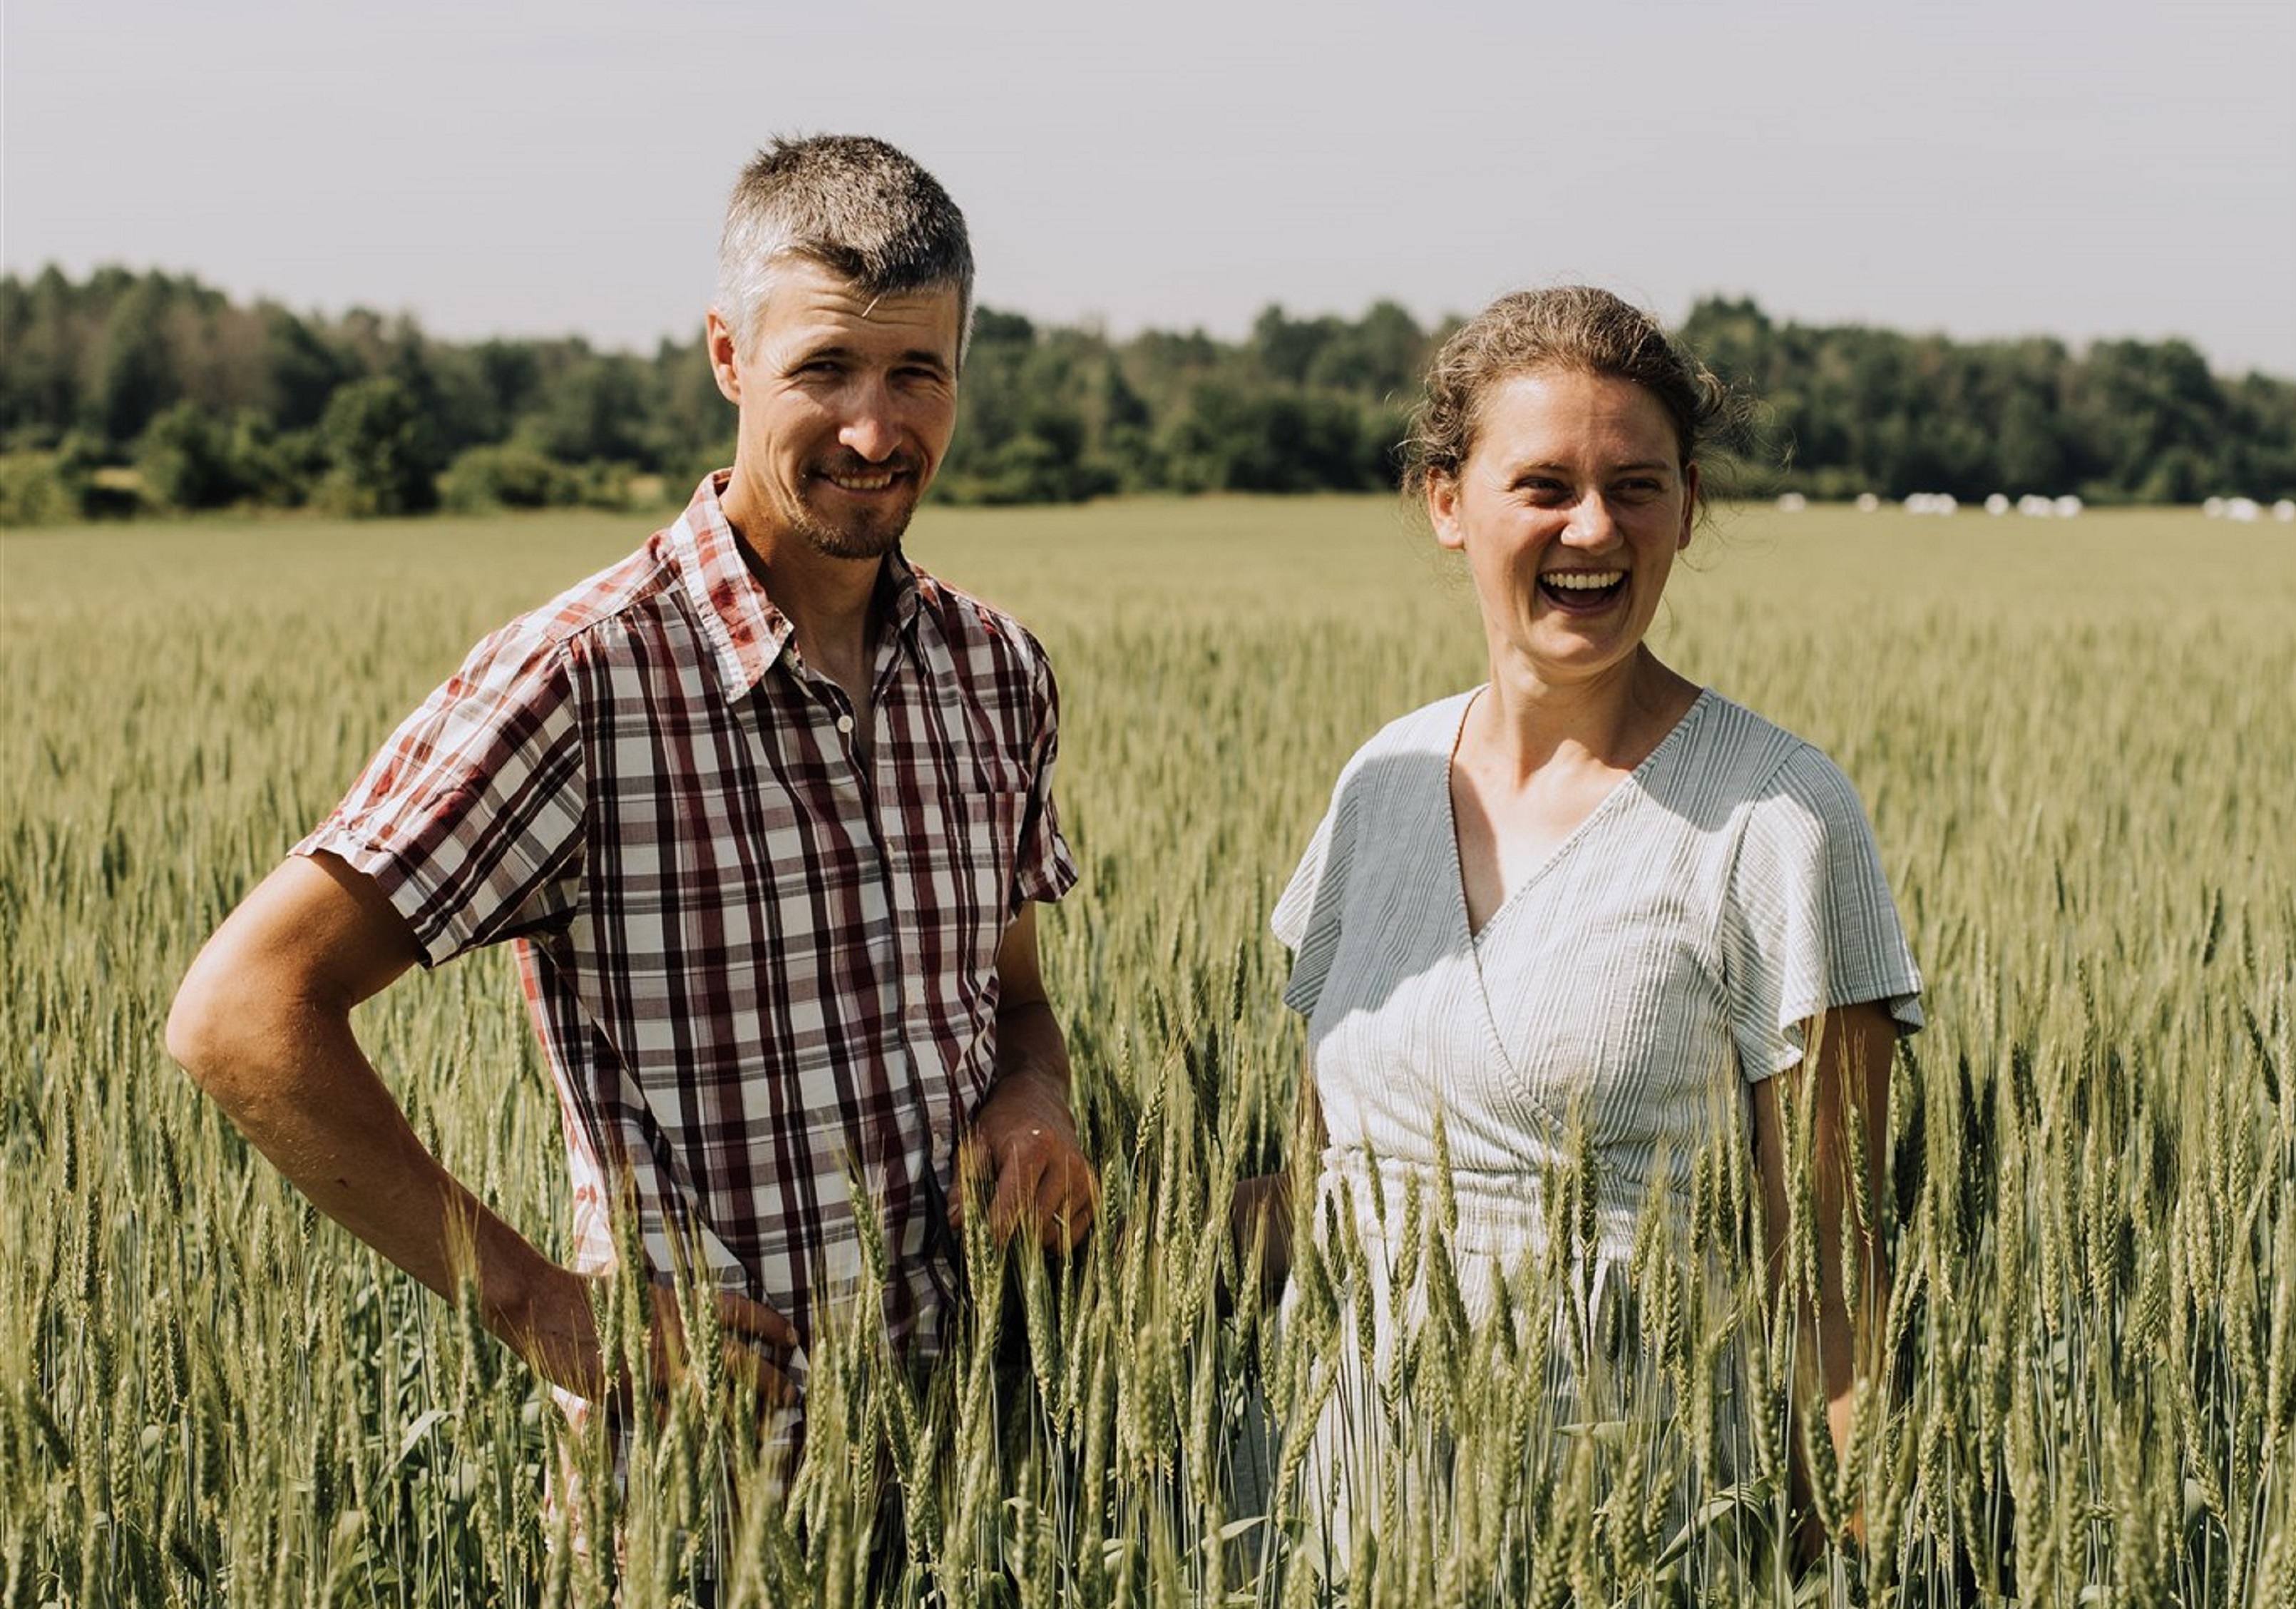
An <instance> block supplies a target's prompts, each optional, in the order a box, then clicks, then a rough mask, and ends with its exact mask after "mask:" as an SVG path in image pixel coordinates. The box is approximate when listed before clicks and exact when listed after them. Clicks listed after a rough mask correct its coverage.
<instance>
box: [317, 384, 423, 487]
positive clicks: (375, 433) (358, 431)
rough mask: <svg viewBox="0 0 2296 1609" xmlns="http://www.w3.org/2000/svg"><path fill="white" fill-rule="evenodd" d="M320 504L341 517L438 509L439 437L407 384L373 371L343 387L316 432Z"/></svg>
mask: <svg viewBox="0 0 2296 1609" xmlns="http://www.w3.org/2000/svg"><path fill="white" fill-rule="evenodd" d="M319 436H320V439H321V440H322V441H323V442H324V444H325V447H326V454H327V461H328V465H329V468H328V471H327V477H326V482H325V486H324V501H325V502H326V504H327V505H328V506H329V507H331V508H333V509H335V510H337V511H338V512H340V513H348V514H358V515H372V514H415V513H428V512H429V511H430V510H431V509H433V508H435V507H437V506H438V505H439V485H438V475H439V470H440V469H441V468H442V467H443V465H442V463H441V459H440V455H439V445H438V440H437V437H436V435H435V433H434V432H433V431H432V430H431V427H430V419H429V418H428V416H427V415H425V414H424V412H423V410H422V405H421V403H420V401H419V399H418V398H416V397H415V395H414V391H413V390H412V389H411V388H410V387H409V386H408V385H407V383H406V382H405V381H404V380H401V379H398V378H397V377H396V376H393V375H388V374H378V375H375V376H373V378H371V379H367V380H361V381H357V382H353V383H352V384H350V385H347V386H345V387H343V388H342V389H341V390H338V391H337V392H336V393H335V395H334V399H333V400H332V401H331V402H330V403H328V405H327V414H326V418H325V419H324V421H323V422H322V423H321V424H320V427H319Z"/></svg>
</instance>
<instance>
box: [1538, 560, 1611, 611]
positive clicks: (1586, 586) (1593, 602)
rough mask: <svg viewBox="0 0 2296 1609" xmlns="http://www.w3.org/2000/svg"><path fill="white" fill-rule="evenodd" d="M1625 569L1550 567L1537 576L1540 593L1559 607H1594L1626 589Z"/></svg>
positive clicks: (1573, 608) (1603, 603) (1567, 608)
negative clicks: (1543, 573)
mask: <svg viewBox="0 0 2296 1609" xmlns="http://www.w3.org/2000/svg"><path fill="white" fill-rule="evenodd" d="M1626 586H1627V572H1626V571H1623V570H1550V571H1547V572H1546V574H1545V575H1543V576H1541V577H1539V578H1538V595H1539V596H1540V597H1542V598H1545V599H1546V601H1547V602H1548V603H1552V604H1554V607H1556V608H1557V609H1565V610H1578V611H1593V610H1596V609H1601V608H1603V606H1604V605H1606V604H1608V603H1610V602H1611V600H1612V599H1613V598H1616V597H1617V596H1618V595H1619V594H1620V593H1621V592H1623V591H1625V590H1626Z"/></svg>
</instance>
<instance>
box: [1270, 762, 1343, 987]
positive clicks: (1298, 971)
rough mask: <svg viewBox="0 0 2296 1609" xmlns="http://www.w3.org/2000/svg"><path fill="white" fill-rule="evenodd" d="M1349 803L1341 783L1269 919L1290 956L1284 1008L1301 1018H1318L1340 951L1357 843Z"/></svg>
mask: <svg viewBox="0 0 2296 1609" xmlns="http://www.w3.org/2000/svg"><path fill="white" fill-rule="evenodd" d="M1350 799H1351V796H1350V794H1349V791H1348V789H1347V788H1346V787H1345V785H1344V779H1342V786H1341V788H1340V789H1339V791H1338V792H1335V793H1334V794H1333V798H1332V805H1331V809H1328V810H1326V811H1325V812H1324V819H1323V820H1322V822H1320V823H1319V824H1318V825H1316V835H1315V837H1314V838H1312V839H1310V840H1309V841H1308V852H1307V853H1306V854H1304V855H1302V856H1301V857H1300V864H1299V866H1298V867H1297V868H1296V869H1295V870H1294V871H1293V872H1292V881H1291V882H1290V883H1289V884H1287V885H1286V886H1285V888H1284V890H1283V894H1282V896H1281V897H1280V898H1278V899H1277V900H1276V901H1275V912H1274V914H1273V915H1271V916H1269V918H1268V926H1269V927H1271V928H1273V929H1274V930H1275V936H1276V938H1278V939H1279V940H1282V941H1283V946H1284V948H1287V949H1289V950H1290V951H1291V952H1292V981H1291V982H1290V983H1288V984H1287V985H1285V986H1284V989H1283V1003H1284V1004H1285V1005H1286V1006H1290V1007H1291V1008H1292V1010H1293V1011H1296V1012H1298V1013H1299V1014H1300V1015H1301V1016H1303V1017H1306V1016H1312V1015H1314V1014H1315V1010H1316V1000H1317V998H1318V997H1321V996H1322V994H1323V992H1324V979H1325V978H1326V977H1328V976H1329V975H1330V973H1331V970H1332V957H1333V955H1334V954H1336V953H1337V952H1338V950H1339V948H1340V925H1341V915H1342V913H1343V911H1344V909H1345V907H1346V905H1347V888H1348V866H1349V859H1350V858H1351V855H1350V850H1351V846H1352V845H1353V843H1354V840H1355V833H1354V831H1353V826H1354V823H1353V820H1352V814H1353V812H1352V811H1351V810H1349V809H1346V808H1345V807H1346V806H1347V805H1348V804H1349V801H1350Z"/></svg>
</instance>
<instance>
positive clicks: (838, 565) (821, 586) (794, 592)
mask: <svg viewBox="0 0 2296 1609" xmlns="http://www.w3.org/2000/svg"><path fill="white" fill-rule="evenodd" d="M736 535H737V536H739V537H740V540H741V544H742V559H743V561H744V562H746V563H747V564H748V565H749V567H750V573H751V574H752V575H754V576H756V577H757V578H758V584H759V585H761V586H762V587H765V589H766V595H767V597H769V598H771V599H772V600H773V602H774V607H775V608H776V609H778V610H780V611H781V612H782V613H783V616H785V617H786V618H787V619H788V620H789V623H790V627H791V634H792V636H793V638H794V640H795V642H796V644H797V652H798V657H799V659H801V660H803V661H805V663H806V664H807V665H808V666H809V667H810V668H811V669H814V670H816V671H818V672H819V673H820V674H821V675H823V676H825V677H828V678H829V679H830V680H831V681H832V682H835V683H836V684H837V685H839V686H840V687H842V688H843V689H844V690H845V695H846V697H847V698H848V699H849V701H850V702H852V704H853V707H854V710H855V711H856V713H858V712H860V711H861V710H864V709H865V708H866V706H867V704H868V701H869V687H870V680H871V668H872V664H873V653H872V652H871V651H872V649H873V647H874V645H875V643H876V636H877V631H878V629H879V628H880V626H881V622H880V621H879V620H878V619H877V593H878V583H879V580H880V579H881V577H882V575H883V574H884V569H885V561H884V560H883V559H881V558H877V559H834V558H831V557H829V556H828V555H826V554H821V553H818V552H816V551H815V550H814V549H813V548H811V547H810V546H807V545H806V544H804V543H802V542H799V541H795V540H791V541H784V542H782V543H779V544H775V543H773V542H772V541H770V540H767V542H765V543H762V544H761V543H758V542H753V541H752V540H750V538H749V537H748V536H747V535H743V534H742V533H740V532H738V531H737V532H736Z"/></svg>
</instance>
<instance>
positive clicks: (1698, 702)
mask: <svg viewBox="0 0 2296 1609" xmlns="http://www.w3.org/2000/svg"><path fill="white" fill-rule="evenodd" d="M1488 691H1489V687H1488V684H1486V685H1484V686H1481V687H1478V688H1476V689H1475V690H1474V691H1473V692H1472V693H1470V694H1467V696H1466V700H1465V702H1463V703H1462V704H1461V705H1460V707H1459V717H1458V720H1457V722H1456V724H1455V725H1454V726H1453V727H1452V728H1451V746H1450V748H1449V749H1448V750H1447V751H1446V752H1445V754H1444V757H1443V768H1442V770H1441V771H1440V772H1439V776H1440V778H1441V785H1442V789H1443V836H1444V841H1445V842H1446V843H1447V844H1448V846H1449V848H1450V866H1451V907H1452V914H1453V915H1454V917H1455V921H1454V922H1453V924H1452V925H1453V929H1454V933H1455V936H1456V935H1461V934H1464V936H1465V938H1466V940H1467V948H1468V949H1469V951H1470V952H1472V954H1473V955H1474V956H1475V957H1476V972H1477V973H1478V974H1479V975H1480V973H1481V970H1482V964H1481V953H1482V947H1483V940H1485V939H1487V938H1488V937H1489V936H1490V934H1491V932H1493V930H1495V929H1496V928H1497V926H1498V924H1499V923H1500V921H1501V919H1502V918H1504V917H1505V915H1507V914H1508V913H1509V912H1510V911H1512V910H1513V909H1514V907H1516V906H1518V905H1521V903H1523V900H1524V898H1525V895H1526V891H1528V890H1529V889H1531V888H1532V887H1534V886H1536V885H1537V884H1538V883H1539V882H1543V881H1544V880H1545V879H1546V874H1548V873H1549V872H1550V871H1552V870H1554V867H1555V866H1558V865H1560V864H1561V863H1562V859H1563V858H1564V857H1566V856H1568V855H1569V854H1570V852H1571V850H1574V849H1575V848H1577V847H1578V845H1579V841H1580V840H1582V839H1584V838H1585V837H1587V834H1588V833H1589V832H1590V831H1591V830H1592V829H1593V828H1594V826H1595V824H1596V823H1597V822H1599V821H1601V820H1602V819H1603V817H1605V816H1607V815H1610V814H1611V812H1612V811H1613V810H1615V809H1620V808H1622V807H1620V804H1619V800H1620V798H1621V797H1623V796H1624V795H1626V794H1627V792H1628V790H1629V789H1631V788H1632V787H1634V786H1635V785H1636V784H1638V783H1639V782H1641V781H1642V779H1643V777H1644V774H1645V773H1647V772H1648V771H1649V770H1650V769H1651V768H1652V767H1653V766H1655V765H1656V764H1657V763H1658V760H1659V758H1660V756H1661V755H1663V754H1664V753H1665V752H1666V751H1667V750H1668V749H1669V748H1671V747H1672V746H1673V744H1674V741H1675V739H1676V738H1677V737H1678V736H1680V735H1682V733H1683V732H1685V730H1687V729H1688V728H1689V727H1690V725H1691V723H1692V722H1693V720H1694V719H1696V718H1697V717H1698V714H1699V711H1700V710H1703V709H1704V708H1705V707H1706V702H1707V700H1708V699H1710V698H1711V697H1712V696H1713V690H1712V689H1711V688H1707V687H1701V688H1700V689H1699V690H1698V696H1697V697H1695V698H1693V699H1692V700H1691V701H1690V707H1689V708H1688V709H1686V710H1684V711H1683V712H1682V714H1681V715H1680V716H1678V717H1677V718H1676V720H1675V723H1674V725H1673V726H1671V727H1668V728H1667V731H1666V735H1665V736H1663V737H1661V738H1660V739H1659V740H1658V742H1657V743H1655V744H1653V745H1652V748H1651V751H1650V752H1649V753H1647V754H1645V755H1644V756H1643V757H1642V759H1640V760H1639V761H1637V762H1636V765H1635V767H1634V768H1633V769H1631V770H1629V771H1628V772H1627V773H1626V775H1624V776H1621V777H1620V778H1619V780H1618V781H1617V782H1615V783H1613V784H1611V789H1610V792H1606V793H1604V794H1603V797H1602V798H1601V799H1600V800H1598V801H1596V803H1595V808H1594V809H1591V810H1589V811H1587V814H1586V815H1585V817H1582V818H1581V819H1580V820H1579V825H1576V826H1574V827H1572V828H1571V829H1570V831H1569V832H1568V833H1564V834H1563V835H1562V838H1561V839H1560V840H1559V841H1557V842H1556V843H1555V845H1554V848H1553V849H1551V850H1548V851H1547V852H1546V854H1545V855H1544V856H1542V857H1541V858H1539V862H1538V865H1537V866H1532V867H1531V868H1530V870H1529V872H1527V873H1525V874H1524V875H1523V878H1522V881H1521V882H1518V883H1516V884H1515V885H1514V886H1513V888H1511V889H1509V890H1507V891H1506V892H1505V894H1504V895H1502V896H1501V897H1500V899H1499V902H1498V903H1497V905H1495V906H1493V907H1491V914H1490V915H1488V916H1486V917H1484V918H1483V924H1482V925H1481V926H1480V927H1477V926H1476V925H1475V924H1474V922H1473V919H1472V917H1471V916H1470V915H1468V912H1467V862H1466V857H1465V856H1464V855H1462V854H1461V853H1460V852H1459V810H1458V805H1457V803H1456V800H1454V799H1453V797H1452V793H1451V768H1452V766H1453V765H1454V764H1455V763H1456V761H1457V759H1458V758H1459V743H1460V740H1461V739H1462V738H1463V737H1464V735H1466V730H1467V716H1468V713H1469V711H1471V710H1473V709H1474V707H1475V701H1476V700H1477V699H1478V698H1480V697H1481V696H1482V695H1483V694H1485V693H1486V692H1488ZM1483 995H1484V999H1485V1003H1486V1005H1488V1002H1489V996H1490V990H1489V989H1488V988H1486V989H1484V990H1483Z"/></svg>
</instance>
